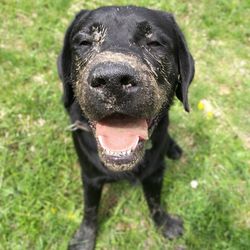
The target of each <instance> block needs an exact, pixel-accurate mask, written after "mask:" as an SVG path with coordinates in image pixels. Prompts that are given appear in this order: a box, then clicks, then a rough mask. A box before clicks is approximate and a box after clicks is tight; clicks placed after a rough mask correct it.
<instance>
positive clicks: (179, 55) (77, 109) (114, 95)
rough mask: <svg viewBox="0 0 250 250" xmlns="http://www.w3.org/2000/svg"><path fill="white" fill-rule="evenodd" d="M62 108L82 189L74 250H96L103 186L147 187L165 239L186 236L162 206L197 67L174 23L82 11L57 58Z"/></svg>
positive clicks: (127, 10)
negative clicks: (174, 110)
mask: <svg viewBox="0 0 250 250" xmlns="http://www.w3.org/2000/svg"><path fill="white" fill-rule="evenodd" d="M58 71H59V75H60V78H61V80H62V82H63V87H64V96H63V102H64V106H65V108H66V109H67V111H68V113H69V115H70V118H71V121H72V123H73V126H72V127H73V130H75V131H74V132H73V140H74V144H75V148H76V151H77V154H78V157H79V160H80V164H81V170H82V181H83V185H84V219H83V221H82V224H81V226H80V228H79V230H78V231H77V232H76V234H75V235H74V237H73V239H72V241H71V242H70V244H69V249H93V248H94V246H95V239H96V233H97V210H98V205H99V201H100V197H101V191H102V187H103V185H104V183H107V182H112V181H116V180H119V179H128V180H132V181H133V180H135V179H137V180H139V181H141V183H142V186H143V190H144V194H145V198H146V201H147V203H148V206H149V210H150V212H151V215H152V218H153V220H154V222H155V224H156V226H157V227H160V228H161V230H162V232H163V235H164V236H165V237H167V238H170V239H171V238H174V237H176V236H178V235H181V234H182V222H181V220H179V219H177V218H173V217H171V216H170V215H169V214H167V213H166V212H165V211H164V209H163V208H162V207H161V205H160V195H161V187H162V180H163V172H164V156H165V155H167V156H168V157H170V158H172V159H178V158H179V157H180V156H181V152H182V151H181V149H180V147H179V146H178V145H177V144H176V143H175V141H174V140H173V139H172V138H171V137H170V136H169V134H168V132H167V128H168V123H169V121H168V110H169V108H170V105H171V104H172V101H173V98H174V96H175V94H176V95H177V97H178V99H180V100H181V101H182V102H183V105H184V108H185V110H186V111H188V110H189V107H188V97H187V92H188V86H189V84H190V83H191V81H192V79H193V76H194V61H193V58H192V56H191V54H190V53H189V50H188V48H187V45H186V42H185V39H184V36H183V34H182V32H181V31H180V29H179V27H178V26H177V24H176V22H175V20H174V18H173V16H172V15H171V14H169V13H166V12H161V11H155V10H149V9H146V8H139V7H131V6H130V7H103V8H99V9H97V10H93V11H87V10H82V11H81V12H79V13H78V14H77V15H76V17H75V19H74V21H73V22H72V23H71V25H70V27H69V28H68V30H67V32H66V35H65V40H64V46H63V49H62V52H61V55H60V56H59V59H58Z"/></svg>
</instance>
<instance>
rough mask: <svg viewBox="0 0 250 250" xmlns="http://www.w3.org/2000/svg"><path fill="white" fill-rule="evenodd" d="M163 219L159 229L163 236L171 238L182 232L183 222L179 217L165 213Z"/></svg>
mask: <svg viewBox="0 0 250 250" xmlns="http://www.w3.org/2000/svg"><path fill="white" fill-rule="evenodd" d="M164 220H165V221H164V222H163V224H162V226H161V231H162V234H163V236H164V237H165V238H167V239H169V240H173V239H174V238H177V237H179V236H181V235H182V234H183V222H182V220H181V219H179V218H176V217H171V216H169V215H168V214H166V216H165V218H164Z"/></svg>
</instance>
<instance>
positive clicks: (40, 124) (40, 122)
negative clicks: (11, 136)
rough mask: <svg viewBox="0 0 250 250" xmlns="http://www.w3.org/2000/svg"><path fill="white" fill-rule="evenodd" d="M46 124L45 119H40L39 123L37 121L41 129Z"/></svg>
mask: <svg viewBox="0 0 250 250" xmlns="http://www.w3.org/2000/svg"><path fill="white" fill-rule="evenodd" d="M45 123H46V121H45V120H44V119H42V118H40V119H38V121H37V124H38V125H39V126H40V127H42V126H43V125H44V124H45Z"/></svg>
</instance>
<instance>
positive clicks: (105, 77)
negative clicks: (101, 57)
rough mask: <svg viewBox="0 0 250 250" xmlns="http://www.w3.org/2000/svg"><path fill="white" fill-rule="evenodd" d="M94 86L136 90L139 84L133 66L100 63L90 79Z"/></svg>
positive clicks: (91, 73) (91, 84)
mask: <svg viewBox="0 0 250 250" xmlns="http://www.w3.org/2000/svg"><path fill="white" fill-rule="evenodd" d="M88 81H89V84H90V86H91V87H93V88H107V89H120V90H121V89H123V90H127V91H130V90H132V89H133V90H135V89H136V86H137V80H136V72H135V71H134V70H133V68H132V67H130V66H129V65H126V64H122V63H111V62H108V63H107V62H106V63H100V64H98V65H97V66H96V67H95V68H94V69H93V70H92V72H90V77H89V79H88Z"/></svg>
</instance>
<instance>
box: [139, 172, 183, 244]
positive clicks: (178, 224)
mask: <svg viewBox="0 0 250 250" xmlns="http://www.w3.org/2000/svg"><path fill="white" fill-rule="evenodd" d="M163 172H164V168H163V167H162V168H160V169H159V170H158V171H157V172H155V173H154V174H152V175H151V176H149V177H147V178H146V179H144V180H142V186H143V191H144V195H145V198H146V201H147V204H148V207H149V210H150V213H151V216H152V218H153V221H154V223H155V225H156V226H157V227H158V228H160V229H161V231H162V234H163V236H164V237H166V238H168V239H173V238H175V237H178V236H180V235H182V232H183V225H182V221H181V220H180V219H178V218H174V217H171V216H170V215H169V214H168V213H167V212H166V211H165V210H164V209H163V208H162V207H161V204H160V202H161V189H162V183H163Z"/></svg>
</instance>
